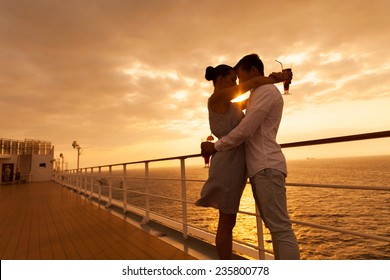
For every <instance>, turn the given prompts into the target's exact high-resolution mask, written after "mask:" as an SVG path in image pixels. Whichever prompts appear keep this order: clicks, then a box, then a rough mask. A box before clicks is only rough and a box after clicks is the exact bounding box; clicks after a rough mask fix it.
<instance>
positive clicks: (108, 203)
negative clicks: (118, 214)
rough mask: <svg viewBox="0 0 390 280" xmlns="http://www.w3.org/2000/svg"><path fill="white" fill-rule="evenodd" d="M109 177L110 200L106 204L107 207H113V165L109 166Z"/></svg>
mask: <svg viewBox="0 0 390 280" xmlns="http://www.w3.org/2000/svg"><path fill="white" fill-rule="evenodd" d="M108 173H109V176H110V177H109V179H108V201H107V204H106V207H107V208H108V207H111V202H112V177H111V175H112V165H110V166H109V171H108Z"/></svg>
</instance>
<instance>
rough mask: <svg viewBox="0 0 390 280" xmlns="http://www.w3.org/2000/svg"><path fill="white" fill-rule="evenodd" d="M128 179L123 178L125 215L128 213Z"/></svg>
mask: <svg viewBox="0 0 390 280" xmlns="http://www.w3.org/2000/svg"><path fill="white" fill-rule="evenodd" d="M126 182H127V181H126V177H123V178H122V182H121V184H122V189H123V214H126V212H127V183H126Z"/></svg>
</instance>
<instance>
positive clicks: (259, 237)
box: [256, 206, 265, 260]
mask: <svg viewBox="0 0 390 280" xmlns="http://www.w3.org/2000/svg"><path fill="white" fill-rule="evenodd" d="M256 226H257V247H258V253H259V260H265V251H264V235H263V220H262V219H261V217H260V211H259V208H258V207H257V206H256Z"/></svg>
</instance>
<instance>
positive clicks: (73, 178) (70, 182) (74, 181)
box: [62, 130, 390, 259]
mask: <svg viewBox="0 0 390 280" xmlns="http://www.w3.org/2000/svg"><path fill="white" fill-rule="evenodd" d="M383 137H390V130H388V131H381V132H374V133H366V134H356V135H348V136H341V137H332V138H324V139H316V140H309V141H300V142H292V143H285V144H281V145H280V146H281V147H282V148H291V147H302V146H311V145H320V144H331V143H340V142H346V141H358V140H369V139H377V138H383ZM200 156H201V155H200V154H192V155H184V156H178V157H169V158H162V159H151V160H144V161H133V162H127V163H118V164H109V165H101V166H94V167H87V168H81V170H83V169H84V170H85V171H86V172H87V170H88V169H90V170H91V173H92V172H93V170H94V169H95V168H98V169H99V174H100V171H101V169H102V168H105V167H108V168H109V175H108V176H104V177H108V178H118V177H119V178H123V177H126V178H127V179H140V180H145V182H150V181H153V180H164V181H170V180H174V181H180V182H181V184H182V198H181V199H176V198H168V197H164V196H159V195H153V194H150V193H149V190H148V189H147V192H146V193H142V192H138V191H132V190H128V189H127V188H126V190H124V191H125V192H133V193H138V194H144V195H146V196H147V198H146V209H144V211H145V217H144V220H143V223H147V222H148V221H149V217H150V214H151V212H150V209H149V202H148V201H149V197H152V196H156V197H159V198H164V199H171V200H174V201H176V202H181V203H182V210H183V221H182V226H183V228H182V232H183V237H184V238H187V236H188V224H187V220H186V219H187V214H186V211H187V210H186V207H187V206H186V205H187V204H188V203H193V202H190V201H187V199H186V183H187V182H205V180H194V179H186V174H185V160H186V159H189V158H196V157H200ZM169 160H180V163H181V178H153V177H150V176H149V163H150V162H161V161H169ZM133 164H144V165H145V177H127V176H125V174H126V167H127V165H133ZM114 166H123V170H124V176H112V167H114ZM66 174H67V175H70V176H68V177H69V178H68V179H67V180H66V182H65V183H64V182H63V181H62V183H63V184H64V185H67V186H68V187H71V188H76V190H77V191H79V192H82V190H81V188H80V187H79V183H78V182H79V180H80V178H82V177H85V176H86V175H83V174H81V175H80V174H79V172H77V170H75V169H73V170H67V171H66ZM78 176H80V177H78ZM90 176H95V177H96V176H99V175H98V174H95V173H93V175H90ZM86 181H88V180H86ZM92 184H93V180H91V191H90V195H91V196H92V192H93V190H92V189H93V186H92ZM286 185H287V186H292V187H316V188H337V189H355V190H376V191H390V187H387V186H352V185H330V184H326V185H325V184H307V183H287V184H286ZM74 186H76V187H74ZM108 187H109V197H108V198H107V199H108V201H107V206H110V205H111V201H112V188H113V187H112V181H111V179H110V180H109V186H108ZM86 188H87V187H85V194H86V193H87V189H86ZM98 197H99V200H100V199H101V189H100V188H99V194H98ZM124 199H125V198H124ZM126 209H127V201H126V200H125V201H124V202H123V210H124V212H126ZM239 213H241V214H246V215H252V216H256V219H257V222H258V227H257V228H258V240H259V241H261V240H263V236H262V235H263V233H262V226H259V224H260V225H261V219H260V216H259V214H258V213H249V212H245V211H240V212H239ZM292 222H293V223H294V224H299V225H303V226H310V227H314V228H320V229H325V230H330V231H334V232H341V233H346V234H352V235H355V236H360V237H365V238H370V239H373V240H378V241H383V242H390V238H387V237H383V236H378V235H372V234H365V233H360V232H355V231H350V230H344V229H340V228H335V227H330V226H324V225H317V224H313V223H308V222H303V221H295V220H292ZM235 242H236V243H238V244H242V243H243V242H241V241H237V240H235ZM245 245H246V246H247V247H250V248H256V250H257V251H258V257H259V258H260V259H264V258H265V255H264V252H267V250H265V248H264V244H263V241H262V242H259V244H258V246H254V245H252V244H245Z"/></svg>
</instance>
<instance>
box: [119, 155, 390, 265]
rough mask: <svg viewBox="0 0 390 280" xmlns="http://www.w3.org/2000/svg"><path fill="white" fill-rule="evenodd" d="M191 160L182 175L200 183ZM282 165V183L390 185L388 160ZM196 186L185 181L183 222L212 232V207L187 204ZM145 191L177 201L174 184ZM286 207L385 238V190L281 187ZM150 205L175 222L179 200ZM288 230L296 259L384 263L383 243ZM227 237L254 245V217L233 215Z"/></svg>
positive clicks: (389, 249) (389, 227)
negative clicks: (285, 171) (284, 176)
mask: <svg viewBox="0 0 390 280" xmlns="http://www.w3.org/2000/svg"><path fill="white" fill-rule="evenodd" d="M197 160H198V161H199V164H198V165H197V164H195V165H193V166H188V167H187V168H186V177H187V179H189V180H206V179H207V177H208V168H204V167H203V162H202V159H201V158H199V159H197ZM287 165H288V172H289V174H288V177H287V183H302V184H303V183H310V184H334V185H359V186H386V187H390V156H375V157H354V158H334V159H307V160H293V161H288V162H287ZM138 167H139V166H138ZM128 168H129V169H128V170H127V175H128V176H129V177H136V178H139V177H141V176H143V172H144V171H143V170H140V169H130V166H129V167H128ZM149 176H150V177H152V178H157V177H158V178H166V179H172V178H175V179H179V178H180V169H179V167H166V168H163V167H153V164H152V163H151V166H150V171H149ZM117 184H118V182H117ZM117 184H115V183H114V185H117ZM202 185H203V183H202V182H187V201H189V202H190V203H189V204H188V206H187V207H188V223H189V224H190V225H194V226H197V227H200V228H203V229H205V230H208V231H212V232H215V231H216V229H217V225H218V211H217V210H216V209H213V208H205V207H197V206H195V205H193V203H192V202H195V201H196V199H198V197H199V193H200V190H201V188H202ZM127 187H128V188H129V189H131V190H135V191H144V189H145V185H144V180H142V179H128V180H127ZM149 187H150V191H151V192H152V193H153V194H157V195H161V196H168V197H173V198H176V199H181V182H180V181H171V180H150V183H149ZM118 195H119V194H118ZM114 197H115V195H114ZM118 198H119V197H118ZM128 203H132V204H135V205H137V206H140V207H144V206H145V199H144V197H143V196H142V195H139V194H131V195H128ZM287 203H288V210H289V214H290V217H291V219H292V220H295V221H302V222H308V223H314V224H319V225H323V226H331V227H337V228H341V229H344V230H351V231H358V232H362V233H366V234H375V235H380V236H384V237H388V238H390V191H373V190H351V189H330V188H313V187H303V186H287ZM150 207H151V210H152V211H153V212H156V213H161V214H163V215H167V216H169V217H171V218H172V219H175V220H181V217H182V210H181V202H172V201H171V200H167V199H164V198H161V197H160V198H152V199H151V200H150ZM240 210H242V211H247V212H253V213H254V212H255V204H254V200H253V197H252V191H251V188H250V185H249V184H248V185H247V186H246V189H245V191H244V194H243V196H242V199H241V204H240ZM293 228H294V231H295V234H296V236H297V239H298V242H299V247H300V251H301V258H302V259H308V260H309V259H310V260H313V259H327V260H351V259H353V260H358V259H364V260H371V259H382V260H389V259H390V243H388V242H383V241H376V240H369V239H366V238H363V237H356V236H353V235H349V234H343V233H335V232H331V231H328V230H323V229H316V228H312V227H308V226H302V225H298V224H293ZM264 233H265V234H264V241H265V248H266V249H269V250H272V242H271V235H270V234H269V231H268V230H267V229H264ZM233 238H234V239H236V240H240V241H245V242H248V243H251V244H254V245H256V244H257V237H256V221H255V218H254V217H253V216H248V215H243V214H238V217H237V224H236V226H235V228H234V232H233Z"/></svg>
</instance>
